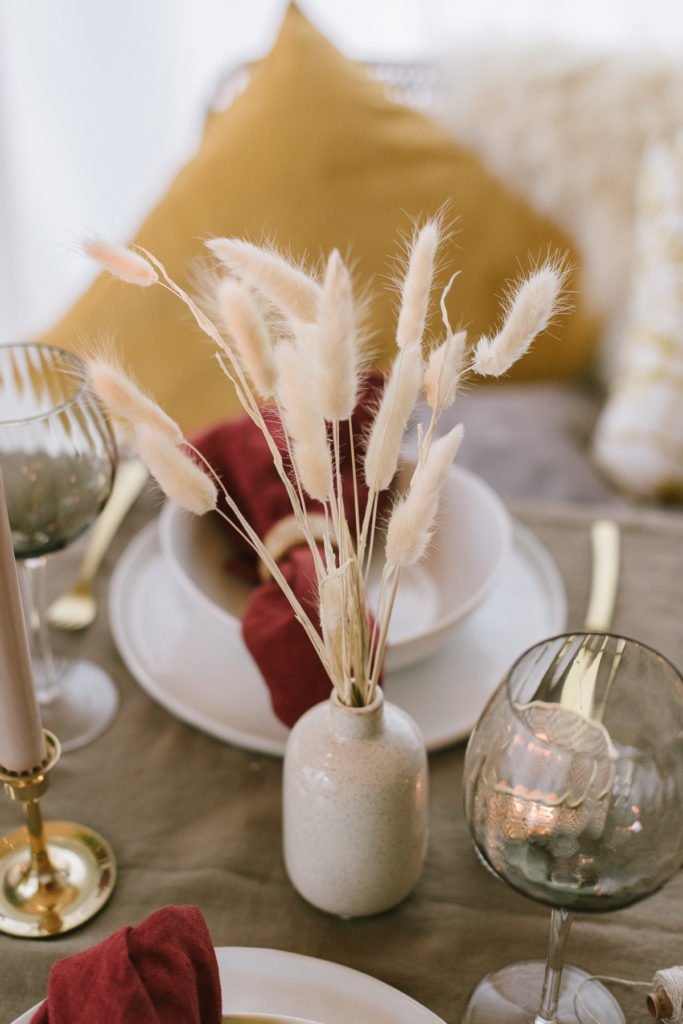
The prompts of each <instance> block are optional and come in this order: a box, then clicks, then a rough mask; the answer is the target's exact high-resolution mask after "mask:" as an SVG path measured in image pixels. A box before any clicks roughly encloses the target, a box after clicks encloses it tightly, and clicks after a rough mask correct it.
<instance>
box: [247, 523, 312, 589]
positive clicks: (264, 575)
mask: <svg viewBox="0 0 683 1024" xmlns="http://www.w3.org/2000/svg"><path fill="white" fill-rule="evenodd" d="M306 523H307V525H308V531H309V533H308V536H312V537H313V540H315V541H323V540H325V538H326V537H328V536H329V530H328V523H327V520H326V518H325V516H324V515H323V514H322V512H309V513H307V515H306ZM308 536H307V534H305V533H304V531H303V530H302V528H301V526H300V524H299V523H298V522H297V520H296V516H293V515H288V516H285V517H284V519H279V520H278V522H277V523H275V525H274V526H271V528H270V529H269V530H268V532H267V533H266V535H265V537H264V538H263V544H264V546H265V548H266V550H267V551H268V554H269V555H270V556H271V558H272V559H273V561H274V562H279V561H280V559H281V558H284V556H285V555H286V554H287V552H288V551H291V550H292V548H297V547H299V545H301V544H305V543H306V542H307V540H308ZM258 572H259V576H260V578H261V580H262V581H263V582H264V583H267V582H268V580H269V579H271V577H272V574H271V571H270V569H269V568H268V566H267V565H266V563H265V562H264V561H263V559H260V560H259V566H258Z"/></svg>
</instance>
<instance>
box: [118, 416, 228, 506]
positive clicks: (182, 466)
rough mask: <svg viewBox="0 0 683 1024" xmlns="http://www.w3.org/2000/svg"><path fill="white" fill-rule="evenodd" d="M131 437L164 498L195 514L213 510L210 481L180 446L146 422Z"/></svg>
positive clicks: (215, 493)
mask: <svg viewBox="0 0 683 1024" xmlns="http://www.w3.org/2000/svg"><path fill="white" fill-rule="evenodd" d="M134 438H135V447H136V450H137V452H138V455H139V456H140V458H141V459H142V461H143V462H144V464H145V465H146V466H147V469H148V470H149V471H150V473H151V474H152V476H153V477H154V479H155V480H156V482H157V483H158V484H159V487H161V489H162V491H163V492H164V494H165V495H166V497H167V498H170V499H171V501H174V502H175V503H176V505H180V507H181V508H184V509H187V511H188V512H193V513H194V514H195V515H198V516H202V515H204V513H205V512H210V511H212V509H215V507H216V501H217V497H218V492H217V491H216V487H215V485H214V483H213V481H212V480H211V479H210V478H209V477H208V476H207V474H206V473H205V472H204V470H203V469H200V467H199V466H198V465H197V463H196V462H195V461H194V460H193V459H191V458H190V456H189V455H186V454H185V452H184V451H183V450H182V448H179V447H178V445H176V444H173V442H172V441H169V439H168V437H167V436H166V434H162V433H160V431H158V430H155V429H154V427H151V426H150V425H149V424H148V423H138V424H137V425H136V427H135V433H134Z"/></svg>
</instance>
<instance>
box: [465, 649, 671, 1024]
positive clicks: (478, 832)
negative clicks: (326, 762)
mask: <svg viewBox="0 0 683 1024" xmlns="http://www.w3.org/2000/svg"><path fill="white" fill-rule="evenodd" d="M464 799H465V812H466V816H467V821H468V825H469V828H470V832H471V835H472V838H473V840H474V845H475V849H476V851H477V853H478V855H479V857H480V859H481V860H482V862H483V863H484V865H485V866H486V867H487V868H489V869H490V870H491V871H492V872H493V873H494V874H495V875H496V876H497V877H498V878H500V879H502V880H503V881H504V882H506V883H507V884H508V885H510V886H512V887H513V888H514V889H516V890H517V891H518V892H520V893H521V894H522V895H524V896H528V897H531V898H532V899H534V900H537V901H539V902H541V903H544V904H546V905H548V906H550V907H551V908H552V916H551V928H550V949H549V956H548V960H547V962H546V963H545V964H543V963H540V962H534V961H528V962H525V963H519V964H511V965H508V966H506V967H503V968H502V969H501V970H499V971H496V972H494V973H493V974H490V975H488V976H487V977H486V978H485V979H483V981H482V982H480V984H479V985H478V986H477V988H476V989H475V991H474V993H473V995H472V997H471V999H470V1002H469V1004H468V1007H467V1010H466V1013H465V1016H464V1018H463V1020H464V1022H465V1024H493V1022H494V1021H495V1022H496V1024H512V1022H515V1024H575V1022H576V1021H577V1020H579V1018H578V1017H577V1012H576V1009H575V998H576V992H577V990H578V988H579V986H580V985H581V984H582V983H583V982H584V981H585V980H586V979H587V978H588V977H590V975H588V974H586V972H584V971H580V970H579V969H578V968H574V967H565V966H564V950H565V946H566V943H567V938H568V935H569V927H570V923H571V914H572V912H574V911H580V912H582V913H596V912H601V911H611V910H617V909H619V908H622V907H626V906H628V905H629V904H631V903H634V902H636V901H637V900H641V899H643V898H644V897H646V896H649V895H650V894H652V893H654V892H655V891H656V890H657V889H659V888H660V887H661V886H662V885H664V883H665V882H667V881H668V880H669V879H670V878H671V876H672V875H673V874H674V873H675V872H676V871H677V870H678V869H679V868H680V866H681V862H682V861H683V679H682V678H681V675H680V673H679V672H678V670H677V669H676V668H675V667H674V666H673V665H672V664H671V663H670V662H669V661H668V660H667V659H666V658H664V657H663V656H662V655H661V654H659V653H658V652H657V651H655V650H653V649H652V648H650V647H648V646H646V645H645V644H642V643H639V642H637V641H635V640H629V639H626V638H624V637H619V636H614V635H610V634H586V633H576V634H568V635H565V636H560V637H554V638H552V639H549V640H545V641H543V642H542V643H539V644H537V645H536V646H534V647H532V648H531V649H530V650H528V651H527V652H526V653H525V654H523V655H522V656H521V657H520V658H519V660H518V661H517V662H516V663H515V664H514V665H513V667H512V668H511V670H510V671H509V673H508V675H507V678H506V679H505V680H504V681H503V683H502V684H501V685H500V687H499V688H498V689H497V691H496V692H495V694H494V695H493V697H492V699H491V701H490V702H489V704H488V706H487V707H486V708H485V710H484V712H483V714H482V715H481V717H480V719H479V722H478V723H477V725H476V727H475V729H474V731H473V733H472V735H471V737H470V741H469V744H468V748H467V754H466V759H465V781H464ZM590 992H591V998H592V999H593V1000H594V1007H593V1009H594V1011H595V1017H596V1019H598V1020H600V1021H601V1024H621V1022H623V1020H624V1017H623V1014H622V1012H621V1010H620V1008H619V1005H618V1004H617V1002H616V1000H614V999H613V997H612V996H611V994H610V993H609V992H608V991H607V989H604V988H602V987H601V986H600V985H598V984H597V983H595V984H592V985H591V988H590ZM598 1004H599V1005H598Z"/></svg>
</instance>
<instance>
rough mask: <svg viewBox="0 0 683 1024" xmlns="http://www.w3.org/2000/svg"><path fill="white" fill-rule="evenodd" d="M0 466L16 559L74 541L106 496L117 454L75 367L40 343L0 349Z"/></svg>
mask: <svg viewBox="0 0 683 1024" xmlns="http://www.w3.org/2000/svg"><path fill="white" fill-rule="evenodd" d="M0 396H1V399H2V401H1V405H0V408H1V412H0V465H1V466H2V472H3V479H4V481H5V492H6V499H7V507H8V512H9V518H10V525H11V530H12V541H13V545H14V552H15V555H16V557H17V558H20V559H24V558H38V557H41V556H43V555H46V554H49V553H51V552H53V551H57V550H59V549H60V548H63V547H65V546H66V545H67V544H70V543H71V542H72V541H73V540H75V539H76V538H77V537H78V536H79V535H80V534H81V533H82V532H83V531H84V530H86V529H87V527H88V526H90V524H91V523H92V522H93V520H94V519H95V518H96V517H97V515H98V513H99V511H100V509H101V508H102V506H103V505H104V503H105V501H106V500H107V498H108V496H109V492H110V490H111V485H112V474H113V468H114V465H115V458H116V454H115V453H116V448H115V444H114V439H113V436H112V434H111V430H110V428H109V425H108V422H107V420H106V419H105V417H104V414H103V412H102V409H101V408H100V406H99V405H98V403H97V402H96V400H95V398H94V395H93V394H92V393H91V392H90V391H89V389H88V386H87V382H86V380H85V377H84V375H83V368H82V365H81V363H80V361H79V360H78V359H77V358H76V357H75V356H74V355H72V354H71V353H69V352H66V351H63V350H61V349H57V348H51V347H48V346H42V345H9V346H2V347H0Z"/></svg>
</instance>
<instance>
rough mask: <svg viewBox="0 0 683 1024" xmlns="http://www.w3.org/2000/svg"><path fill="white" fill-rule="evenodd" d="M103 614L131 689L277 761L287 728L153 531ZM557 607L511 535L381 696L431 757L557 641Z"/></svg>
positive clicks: (548, 570)
mask: <svg viewBox="0 0 683 1024" xmlns="http://www.w3.org/2000/svg"><path fill="white" fill-rule="evenodd" d="M109 615H110V622H111V628H112V633H113V636H114V640H115V642H116V645H117V647H118V649H119V652H120V654H121V656H122V658H123V660H124V661H125V663H126V665H127V666H128V668H129V670H130V671H131V673H132V675H133V676H134V677H135V678H136V679H137V680H138V682H139V683H140V684H141V686H143V687H144V689H145V690H147V692H148V693H149V694H150V696H151V697H153V698H154V699H155V700H157V701H158V702H159V703H160V704H162V705H163V706H164V707H165V708H167V709H168V710H169V711H170V712H171V713H172V714H174V715H176V716H177V717H178V718H180V719H182V720H183V721H186V722H189V723H190V724H192V725H194V726H196V727H197V728H199V729H202V730H204V731H205V732H207V733H209V734H210V735H212V736H216V737H218V738H219V739H222V740H225V741H227V742H228V743H234V744H236V745H237V746H241V747H245V748H247V749H248V750H254V751H258V752H261V753H266V754H276V755H281V754H282V753H283V751H284V746H285V741H286V739H287V729H286V728H285V726H284V725H283V724H282V723H281V722H280V721H279V720H278V719H277V718H276V717H275V715H274V714H273V711H272V710H271V707H270V702H269V696H268V691H267V688H266V686H265V684H264V682H263V680H262V679H261V676H260V673H259V671H258V669H257V667H256V665H255V664H254V662H253V661H252V659H251V657H250V655H249V653H248V651H247V650H246V648H245V646H244V644H243V643H242V640H241V637H240V635H239V634H237V633H235V632H234V631H233V632H230V631H227V630H225V628H224V627H223V625H222V623H221V620H220V619H219V618H218V617H217V616H215V615H212V614H209V613H208V612H207V610H206V609H205V608H203V607H202V606H201V605H200V604H197V603H195V602H193V601H191V600H190V599H189V597H188V594H187V592H186V591H185V590H184V589H183V588H182V587H180V585H179V584H178V582H177V580H176V578H175V576H174V575H173V573H172V572H171V570H170V568H169V566H168V564H167V562H166V560H165V559H164V558H163V556H162V554H161V550H160V548H159V543H158V539H157V524H156V523H149V524H148V525H147V526H146V527H145V528H144V529H143V530H142V531H141V532H140V533H139V534H138V535H137V536H136V537H134V538H133V540H132V541H131V543H130V544H129V546H128V547H127V549H126V550H125V551H124V553H123V555H122V556H121V558H120V559H119V562H118V564H117V566H116V569H115V571H114V574H113V576H112V579H111V585H110V591H109ZM565 621H566V600H565V594H564V588H563V585H562V580H561V578H560V575H559V572H558V570H557V567H556V566H555V563H554V562H553V560H552V559H551V557H550V556H549V554H548V553H547V551H546V550H545V548H544V547H543V546H542V545H541V544H540V543H539V542H538V540H537V539H536V538H535V537H534V536H533V534H531V533H530V532H529V531H528V530H526V529H524V528H522V527H521V526H519V525H515V528H514V543H513V548H512V553H511V557H510V559H509V562H508V566H507V570H506V572H505V573H504V575H503V577H502V579H501V580H500V582H499V584H498V586H497V587H496V588H495V589H494V591H493V592H492V593H491V594H490V595H489V597H488V598H487V599H486V601H485V602H484V603H483V604H482V605H481V606H480V607H479V608H477V609H476V610H475V611H474V612H473V613H472V614H471V615H470V616H468V618H467V619H465V621H464V622H462V623H461V624H460V625H459V626H458V627H457V629H455V630H454V632H453V633H452V634H451V636H450V637H449V639H448V642H447V643H446V644H445V645H444V646H443V647H442V648H441V650H440V651H438V652H437V653H436V654H434V655H432V656H431V657H430V658H427V659H425V660H424V661H422V662H420V663H419V665H413V666H411V667H409V668H406V669H403V670H402V671H389V672H387V674H386V677H385V684H384V688H385V692H386V695H387V698H388V699H390V700H392V701H394V702H395V703H396V704H398V705H399V706H400V707H402V708H404V709H405V710H406V711H407V712H408V713H409V714H411V715H412V716H413V718H414V719H415V720H416V722H417V723H418V725H419V726H420V728H421V729H422V732H423V735H424V737H425V741H426V744H427V747H428V749H429V750H439V749H441V748H443V747H447V746H449V745H451V744H453V743H456V742H458V741H460V740H464V739H466V737H467V736H468V735H469V733H470V731H471V729H472V727H473V725H474V724H475V722H476V720H477V718H478V717H479V715H480V713H481V711H482V709H483V707H484V705H485V703H486V701H487V700H488V698H489V696H490V695H491V693H492V692H493V690H494V689H495V687H496V685H497V684H498V682H499V681H500V679H501V678H502V676H503V674H504V672H505V671H506V669H507V668H508V667H509V666H510V665H511V663H512V662H513V661H514V660H515V658H516V657H517V656H518V655H519V654H521V653H522V651H524V650H525V649H526V648H527V647H529V646H530V645H531V644H533V643H536V642H537V641H538V640H541V639H543V638H544V637H547V636H551V635H553V634H556V633H560V632H562V630H563V629H564V627H565Z"/></svg>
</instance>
